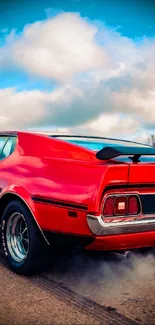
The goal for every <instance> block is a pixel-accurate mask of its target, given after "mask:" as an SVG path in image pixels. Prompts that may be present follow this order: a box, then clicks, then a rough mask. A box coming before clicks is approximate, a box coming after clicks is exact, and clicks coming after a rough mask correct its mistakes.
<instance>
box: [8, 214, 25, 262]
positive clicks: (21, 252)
mask: <svg viewBox="0 0 155 325" xmlns="http://www.w3.org/2000/svg"><path fill="white" fill-rule="evenodd" d="M6 241H7V247H8V250H9V253H10V255H11V256H12V258H13V259H14V260H15V261H16V262H19V263H21V262H23V261H24V260H25V259H26V258H27V255H28V250H29V233H28V227H27V223H26V220H25V218H24V216H23V215H22V214H20V213H19V212H15V213H13V214H12V215H11V216H10V217H9V220H8V222H7V227H6Z"/></svg>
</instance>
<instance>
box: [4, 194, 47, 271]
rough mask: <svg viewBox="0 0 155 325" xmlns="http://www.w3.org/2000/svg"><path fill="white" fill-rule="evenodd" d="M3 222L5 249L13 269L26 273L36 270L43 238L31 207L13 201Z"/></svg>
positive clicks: (6, 211) (6, 209)
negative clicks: (30, 209)
mask: <svg viewBox="0 0 155 325" xmlns="http://www.w3.org/2000/svg"><path fill="white" fill-rule="evenodd" d="M1 224H2V227H1V236H2V244H3V249H4V253H5V255H6V257H7V260H8V262H9V265H10V267H11V269H12V270H13V271H15V272H16V273H19V274H25V275H26V274H30V273H32V272H34V271H35V268H36V265H37V258H38V252H40V247H41V243H42V238H41V235H40V233H39V230H38V229H37V226H36V224H35V221H34V219H33V216H32V214H31V212H30V211H29V209H28V208H27V207H26V206H25V204H24V203H22V202H20V201H17V200H14V201H11V202H10V203H9V204H8V205H7V207H6V208H5V210H4V213H3V216H2V223H1Z"/></svg>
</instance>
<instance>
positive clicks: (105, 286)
mask: <svg viewBox="0 0 155 325" xmlns="http://www.w3.org/2000/svg"><path fill="white" fill-rule="evenodd" d="M47 260H48V261H46V263H45V264H44V267H43V269H42V271H41V273H39V274H37V275H35V276H33V277H31V278H26V277H21V276H18V275H16V274H14V273H12V272H11V271H10V270H9V269H8V267H7V265H6V263H5V260H4V259H3V256H2V254H1V255H0V278H1V295H0V324H4V323H7V324H8V325H11V324H12V325H14V324H21V325H22V324H23V325H25V324H34V325H35V324H90V325H91V324H93V325H95V324H103V325H104V324H105V325H106V324H110V325H117V324H124V325H125V324H126V325H127V324H128V325H134V324H146V325H154V324H155V258H154V257H153V255H148V256H137V257H135V258H134V260H133V262H132V263H131V264H126V263H124V261H119V262H118V261H115V260H110V261H105V260H104V258H103V255H102V254H100V255H98V254H92V253H91V254H86V253H83V252H74V253H70V254H68V253H66V254H61V253H57V254H56V256H55V257H54V258H52V253H51V257H49V258H48V259H47Z"/></svg>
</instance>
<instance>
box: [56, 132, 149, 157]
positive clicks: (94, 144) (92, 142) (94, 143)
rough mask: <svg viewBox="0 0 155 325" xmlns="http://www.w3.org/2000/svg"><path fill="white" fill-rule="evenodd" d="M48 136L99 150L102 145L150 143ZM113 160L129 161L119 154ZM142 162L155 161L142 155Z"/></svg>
mask: <svg viewBox="0 0 155 325" xmlns="http://www.w3.org/2000/svg"><path fill="white" fill-rule="evenodd" d="M50 137H54V138H58V139H60V140H63V141H66V142H69V143H73V144H76V145H78V146H81V147H84V148H87V149H90V150H93V151H96V152H97V151H99V150H101V149H102V148H104V147H107V146H108V147H115V148H116V147H117V146H124V147H127V146H130V147H132V146H134V147H151V146H150V145H147V144H144V143H138V142H132V141H127V140H119V139H118V140H117V139H107V138H100V137H80V136H70V135H68V136H66V135H65V136H64V135H62V136H61V135H50ZM115 160H118V161H129V159H128V157H126V156H121V157H118V158H115ZM140 160H141V161H143V162H155V157H154V156H142V157H141V158H140Z"/></svg>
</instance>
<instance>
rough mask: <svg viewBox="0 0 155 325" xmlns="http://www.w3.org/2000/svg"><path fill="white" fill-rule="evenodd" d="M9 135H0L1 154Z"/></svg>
mask: <svg viewBox="0 0 155 325" xmlns="http://www.w3.org/2000/svg"><path fill="white" fill-rule="evenodd" d="M8 139H9V137H5V136H0V155H1V153H2V150H3V148H4V146H5V144H6V142H7V140H8Z"/></svg>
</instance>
